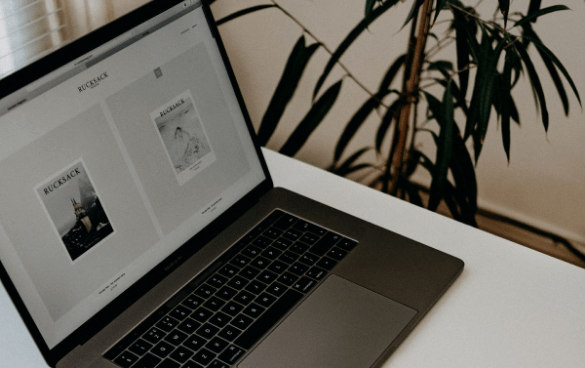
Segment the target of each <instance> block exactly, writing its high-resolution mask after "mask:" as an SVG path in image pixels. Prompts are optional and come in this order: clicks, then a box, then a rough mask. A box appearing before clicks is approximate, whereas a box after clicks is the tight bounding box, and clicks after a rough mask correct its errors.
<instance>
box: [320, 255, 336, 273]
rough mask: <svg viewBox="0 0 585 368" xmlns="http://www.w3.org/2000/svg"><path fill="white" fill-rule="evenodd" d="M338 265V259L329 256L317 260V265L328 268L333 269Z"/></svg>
mask: <svg viewBox="0 0 585 368" xmlns="http://www.w3.org/2000/svg"><path fill="white" fill-rule="evenodd" d="M336 265H337V261H335V260H333V259H331V258H327V257H323V258H321V260H319V262H317V266H319V267H321V268H324V269H326V270H329V271H331V270H332V269H333V267H335V266H336Z"/></svg>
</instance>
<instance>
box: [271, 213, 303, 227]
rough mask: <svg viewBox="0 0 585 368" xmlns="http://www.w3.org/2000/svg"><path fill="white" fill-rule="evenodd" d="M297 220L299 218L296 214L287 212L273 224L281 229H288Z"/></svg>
mask: <svg viewBox="0 0 585 368" xmlns="http://www.w3.org/2000/svg"><path fill="white" fill-rule="evenodd" d="M296 221H297V218H296V217H295V216H293V215H290V214H288V213H285V214H284V215H283V216H282V217H281V218H280V219H279V220H278V221H276V222H275V223H274V225H273V226H274V227H276V228H278V229H281V230H286V229H288V228H289V227H291V226H292V225H293V224H294V223H295V222H296Z"/></svg>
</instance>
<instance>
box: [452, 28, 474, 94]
mask: <svg viewBox="0 0 585 368" xmlns="http://www.w3.org/2000/svg"><path fill="white" fill-rule="evenodd" d="M454 23H455V37H456V39H455V45H456V49H457V70H458V76H459V85H460V86H461V88H460V96H459V99H460V100H465V96H466V95H467V86H468V85H469V52H470V50H469V43H468V41H467V33H468V32H467V31H466V30H465V29H464V28H463V27H464V25H463V24H462V22H461V21H460V20H458V18H455V19H454Z"/></svg>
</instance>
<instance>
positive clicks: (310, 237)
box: [299, 233, 319, 245]
mask: <svg viewBox="0 0 585 368" xmlns="http://www.w3.org/2000/svg"><path fill="white" fill-rule="evenodd" d="M317 240H319V237H318V236H317V235H315V234H311V233H306V234H303V236H301V238H300V239H299V241H301V242H303V243H305V244H308V245H313V244H315V243H316V242H317Z"/></svg>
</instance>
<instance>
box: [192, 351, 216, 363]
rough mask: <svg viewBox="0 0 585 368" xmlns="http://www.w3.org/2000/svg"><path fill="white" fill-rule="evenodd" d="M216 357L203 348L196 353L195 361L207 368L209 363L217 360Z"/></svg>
mask: <svg viewBox="0 0 585 368" xmlns="http://www.w3.org/2000/svg"><path fill="white" fill-rule="evenodd" d="M215 357H216V354H214V353H212V352H211V351H209V350H207V349H205V348H203V349H201V350H199V351H198V352H197V353H195V355H194V356H193V360H194V361H195V362H197V363H199V364H202V365H204V366H206V365H208V364H209V363H211V361H212V360H213V359H215Z"/></svg>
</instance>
